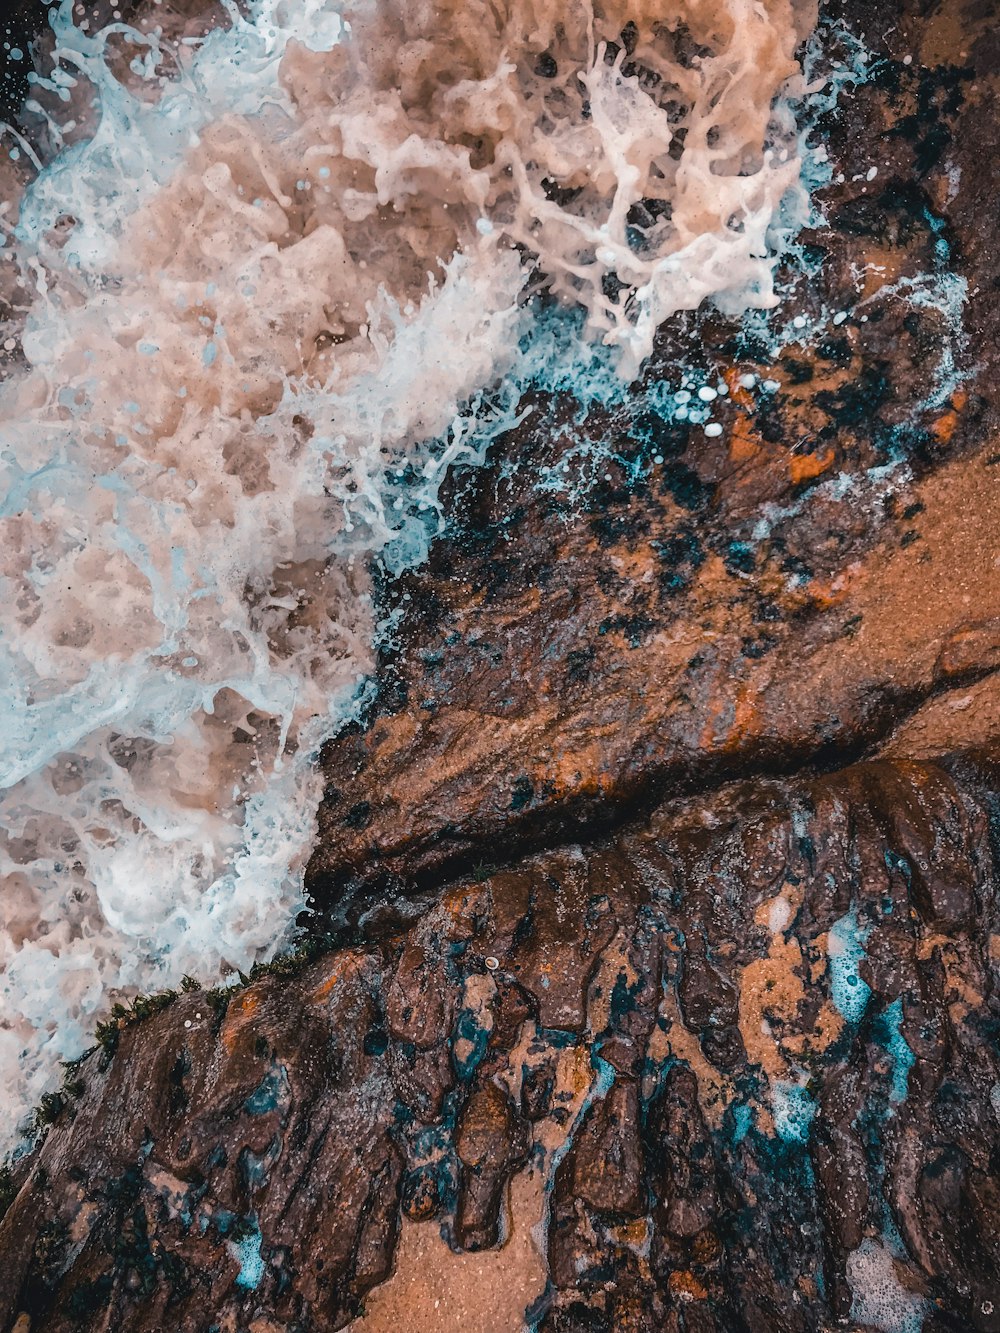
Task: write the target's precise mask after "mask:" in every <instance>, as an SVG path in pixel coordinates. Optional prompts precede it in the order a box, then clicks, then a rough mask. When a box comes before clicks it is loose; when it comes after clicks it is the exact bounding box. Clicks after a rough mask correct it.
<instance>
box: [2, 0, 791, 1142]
mask: <svg viewBox="0 0 1000 1333" xmlns="http://www.w3.org/2000/svg"><path fill="white" fill-rule="evenodd" d="M814 20H815V12H814V7H813V6H811V5H809V4H798V3H792V2H791V0H767V3H766V4H765V3H762V2H761V0H671V3H670V4H668V5H663V4H653V3H649V0H604V2H603V3H595V4H594V5H593V6H591V5H590V4H589V3H586V2H584V0H570V3H565V2H564V0H558V2H554V0H492V2H491V0H447V2H446V3H433V4H432V3H430V2H429V0H358V3H350V2H349V0H253V3H251V4H249V5H248V6H247V8H245V9H243V10H240V9H237V8H236V7H235V5H233V4H229V5H228V6H227V12H226V22H225V23H224V24H222V25H218V26H216V27H215V28H214V29H213V30H211V31H209V32H207V33H204V32H197V31H196V32H194V35H192V29H191V26H190V25H185V23H184V22H183V21H181V20H179V19H176V20H172V19H171V15H170V11H169V10H168V8H167V6H165V5H164V6H162V7H160V8H153V9H151V10H150V13H149V15H147V16H146V18H145V19H141V18H135V19H134V20H133V22H132V23H125V22H123V21H111V22H110V23H108V25H107V26H105V27H104V28H103V29H102V30H100V31H94V30H91V28H88V27H86V26H85V25H83V24H80V25H79V26H77V24H76V23H75V22H74V11H73V7H72V4H71V0H62V3H61V4H60V6H59V8H58V9H57V10H56V11H54V12H53V16H52V28H53V37H52V40H51V42H50V46H51V54H50V57H49V60H48V62H47V64H46V66H45V68H44V69H42V70H40V71H39V72H38V73H36V75H35V76H34V79H33V86H32V95H31V97H30V99H29V101H28V103H27V105H26V109H25V113H24V115H25V121H26V122H30V123H31V124H32V125H33V126H34V129H35V134H34V140H33V142H34V147H32V145H31V144H30V143H29V142H28V141H27V139H23V138H21V135H20V132H15V131H14V130H13V129H9V128H8V129H7V130H6V132H5V137H4V139H3V142H4V144H5V145H6V146H7V149H9V152H10V158H11V161H12V162H13V164H14V166H13V169H16V170H20V169H21V168H23V167H26V166H27V165H28V164H29V163H30V162H33V163H34V167H33V168H32V171H33V175H34V178H33V179H32V180H31V181H30V183H29V184H27V185H26V187H25V188H23V189H21V188H18V189H16V190H15V189H10V190H8V195H9V197H8V198H7V199H6V200H5V202H4V203H3V204H2V205H0V226H2V228H3V231H4V235H5V244H4V248H3V250H0V316H2V317H3V318H2V324H0V343H2V344H3V348H4V356H5V358H6V375H5V379H4V382H3V383H2V385H0V422H2V424H0V478H2V481H0V708H2V715H3V719H4V725H3V732H2V735H0V784H2V786H3V788H4V795H3V821H2V828H0V881H2V888H0V967H2V972H3V977H2V983H0V1078H2V1083H3V1087H4V1111H5V1124H6V1129H7V1141H8V1142H12V1141H13V1137H14V1134H15V1129H16V1127H17V1124H18V1122H19V1120H21V1118H22V1117H23V1115H24V1113H25V1112H26V1111H27V1110H28V1108H29V1107H30V1106H31V1105H33V1104H34V1103H35V1102H36V1101H37V1099H38V1097H39V1094H40V1093H41V1092H42V1091H43V1090H44V1088H45V1087H46V1085H47V1084H48V1083H50V1082H51V1079H52V1075H53V1072H54V1070H55V1067H56V1064H57V1062H58V1061H59V1060H67V1059H72V1058H74V1057H76V1056H77V1055H79V1054H80V1053H81V1051H82V1050H83V1049H84V1048H85V1046H86V1045H87V1044H88V1041H89V1034H90V1033H91V1032H92V1030H93V1025H94V1022H95V1020H96V1019H97V1018H99V1017H100V1016H101V1015H102V1013H103V1012H105V1011H106V1009H107V1007H108V1006H109V1004H110V1002H111V999H112V998H113V997H114V996H115V995H116V994H120V993H121V992H123V991H125V992H127V991H129V990H130V989H131V990H134V989H136V988H138V989H143V990H149V989H154V988H157V987H160V986H165V985H174V984H177V983H178V982H179V980H180V979H181V977H182V976H183V975H184V974H185V973H191V974H194V975H196V976H198V977H199V978H201V979H207V980H214V979H217V978H218V977H220V976H225V975H227V974H228V973H231V972H232V971H233V970H234V969H239V968H244V969H245V968H247V967H248V966H249V965H250V963H251V962H252V961H254V960H255V959H258V958H261V957H264V956H267V955H268V954H270V953H272V952H273V951H274V950H275V949H277V948H280V947H281V946H282V945H283V944H286V943H287V942H288V940H289V938H290V933H291V931H292V929H293V923H294V920H295V916H296V914H297V912H298V911H299V910H301V908H302V906H303V897H302V888H301V867H302V863H303V861H304V858H305V856H306V854H307V853H308V850H309V843H310V839H311V837H312V834H313V826H314V810H315V806H316V802H317V799H318V790H317V785H316V784H317V778H316V770H315V764H314V757H315V753H316V750H317V748H318V746H319V745H320V744H321V743H322V741H323V740H324V739H325V738H327V737H328V736H329V735H331V734H332V733H333V732H334V731H335V730H336V729H337V728H338V726H340V725H341V724H342V723H343V722H344V721H345V719H347V718H348V717H350V716H351V714H352V711H354V710H356V708H357V707H358V704H359V701H360V700H361V699H362V698H363V697H364V682H365V678H366V673H367V672H368V671H369V669H370V668H371V665H372V660H373V645H374V642H375V638H376V625H375V623H374V618H373V609H372V599H371V591H370V578H371V569H372V565H373V562H375V561H381V562H382V563H383V564H384V566H385V567H387V568H388V569H389V570H390V571H398V570H400V569H402V568H404V567H407V566H412V565H413V564H415V563H417V562H419V561H420V560H421V559H422V558H423V556H424V554H425V553H426V550H427V545H428V542H429V540H430V539H431V537H432V536H433V534H434V533H435V531H436V530H437V526H438V524H439V522H440V504H439V498H438V493H439V487H440V483H441V481H442V478H443V477H444V475H445V474H446V472H447V471H448V469H449V468H451V467H453V466H455V465H457V464H476V463H481V462H482V461H483V459H484V457H485V454H486V451H487V449H488V448H489V444H490V442H491V440H492V439H494V438H495V437H496V435H497V434H498V433H499V432H501V431H503V430H506V429H508V428H509V427H510V426H511V425H512V424H513V423H514V422H515V421H516V420H517V416H518V411H519V401H520V398H521V395H522V391H523V390H524V389H525V388H526V387H527V386H528V385H529V384H531V383H533V382H535V381H537V379H538V377H539V375H540V374H541V373H542V372H543V369H546V368H547V370H548V371H549V372H551V363H552V361H553V359H554V358H557V359H558V361H559V374H560V376H562V377H563V379H565V378H566V377H567V376H568V375H569V374H570V373H571V363H572V361H573V358H574V356H576V355H579V357H580V358H581V363H583V362H586V363H587V364H593V356H594V353H593V347H594V346H595V345H596V346H597V347H599V348H601V349H603V350H602V351H601V356H602V357H603V360H602V362H601V364H602V365H603V366H604V367H605V368H606V369H607V368H610V370H611V371H613V373H614V374H615V375H617V376H618V377H619V380H620V382H623V383H625V382H627V381H629V380H630V379H632V378H634V377H635V376H636V375H637V374H638V372H639V369H640V367H641V365H642V363H643V361H644V359H645V358H646V357H647V356H648V355H649V353H650V351H651V349H652V346H653V338H654V335H655V333H656V330H657V328H658V326H659V325H660V324H661V323H662V322H663V321H664V320H665V319H666V318H668V317H669V316H670V315H672V314H673V313H675V312H677V311H679V310H687V309H694V308H696V307H697V306H699V305H700V304H701V303H703V302H705V301H712V302H714V303H715V304H716V305H717V306H718V307H719V308H720V309H722V310H723V311H725V312H728V313H733V314H737V313H740V312H742V311H744V310H747V309H750V308H766V307H769V306H771V305H773V304H774V302H775V300H776V297H775V292H774V270H775V265H776V262H777V259H778V257H779V255H780V253H781V251H782V249H783V247H784V245H785V244H786V242H787V240H788V239H789V237H790V235H791V234H792V233H793V232H794V230H795V229H796V227H797V226H798V225H799V224H800V223H801V221H802V220H803V217H804V215H805V214H804V203H803V197H804V192H803V188H802V185H801V183H800V172H801V162H800V151H799V143H800V133H799V128H798V127H797V126H796V123H795V118H794V115H793V113H792V111H791V109H790V108H791V101H790V100H789V99H790V98H791V97H792V96H793V95H794V96H799V97H801V95H802V93H803V90H804V85H803V80H802V77H801V75H800V73H799V67H798V65H797V63H796V51H797V50H798V49H799V47H800V44H801V42H802V40H803V39H804V38H805V37H806V36H807V35H808V33H809V31H810V30H811V28H812V26H813V23H814ZM35 167H37V171H35V170H34V168H35ZM11 169H12V168H11V166H10V163H8V165H7V170H8V172H9V171H10V170H11ZM0 179H6V177H2V176H0ZM543 289H544V290H546V291H548V292H549V293H551V295H552V296H554V297H555V298H556V299H557V301H558V302H559V303H561V305H562V307H563V308H564V309H565V310H566V311H568V312H576V315H575V319H572V320H571V319H570V317H569V316H567V320H564V321H563V322H562V324H561V325H559V327H557V328H556V329H555V331H554V332H553V333H552V334H551V337H548V335H546V333H545V332H544V330H543V331H539V327H538V326H537V324H536V323H535V322H534V321H535V315H534V313H533V312H534V304H533V302H534V300H535V297H536V295H537V293H539V292H540V291H542V290H543ZM556 323H557V325H558V321H557V322H556ZM567 329H568V330H570V331H571V337H570V338H569V339H568V340H567ZM22 1123H23V1122H22Z"/></svg>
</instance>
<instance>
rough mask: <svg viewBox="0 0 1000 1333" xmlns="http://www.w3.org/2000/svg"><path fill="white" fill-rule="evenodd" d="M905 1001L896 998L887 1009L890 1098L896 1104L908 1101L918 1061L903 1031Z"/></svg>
mask: <svg viewBox="0 0 1000 1333" xmlns="http://www.w3.org/2000/svg"><path fill="white" fill-rule="evenodd" d="M902 1023H903V1001H902V999H899V1000H895V1001H894V1002H893V1003H892V1004H890V1005H889V1007H888V1009H887V1010H886V1011H885V1025H886V1029H887V1033H888V1041H887V1043H886V1049H887V1050H888V1052H889V1055H890V1057H891V1059H892V1086H891V1088H890V1091H889V1100H890V1101H891V1102H892V1103H893V1105H894V1106H898V1105H899V1103H900V1102H905V1101H906V1095H907V1093H908V1091H909V1084H910V1070H911V1069H912V1068H913V1066H914V1065H915V1064H916V1063H917V1057H916V1056H915V1055H914V1054H913V1051H912V1050H911V1049H910V1047H909V1046H908V1045H907V1043H906V1038H905V1037H904V1036H903V1033H902Z"/></svg>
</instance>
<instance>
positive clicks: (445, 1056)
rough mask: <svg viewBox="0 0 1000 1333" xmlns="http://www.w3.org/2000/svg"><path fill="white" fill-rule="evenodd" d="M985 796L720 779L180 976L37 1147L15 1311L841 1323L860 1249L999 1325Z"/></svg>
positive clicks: (895, 1275) (24, 1192)
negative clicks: (295, 965) (339, 940)
mask: <svg viewBox="0 0 1000 1333" xmlns="http://www.w3.org/2000/svg"><path fill="white" fill-rule="evenodd" d="M998 791H1000V767H998V766H997V764H996V762H995V761H994V760H993V759H992V758H991V757H990V756H989V755H987V754H981V753H980V754H975V753H966V754H960V755H954V756H951V757H949V758H947V759H942V760H940V761H939V762H936V763H934V762H929V761H923V762H917V761H903V760H896V761H889V760H880V761H872V762H866V763H860V764H857V765H854V766H852V767H849V768H846V769H844V770H843V771H841V772H838V773H835V774H832V775H829V776H826V777H818V778H812V779H804V778H803V779H794V780H779V779H770V780H752V781H748V782H742V783H736V784H732V785H727V786H724V787H722V788H721V789H719V790H718V791H716V792H715V793H713V795H712V796H711V797H704V796H700V797H696V798H693V799H691V800H689V801H674V802H668V803H666V804H664V805H662V806H660V807H659V808H657V809H656V810H655V811H654V812H653V813H652V815H651V816H650V817H649V819H648V820H645V821H642V822H641V823H637V824H635V825H634V826H631V827H629V828H628V829H626V830H624V831H622V832H621V833H620V834H618V835H617V836H616V837H614V838H613V839H610V840H606V841H603V842H600V843H596V844H592V845H588V846H581V845H573V846H565V847H561V848H559V849H558V850H556V851H552V852H547V853H541V854H538V855H536V856H533V857H529V858H526V859H525V860H523V861H522V862H521V863H520V864H519V865H518V866H517V868H515V869H511V870H505V871H502V872H499V873H497V874H495V875H492V876H490V877H489V878H487V879H485V880H483V881H482V882H480V883H477V882H470V881H462V882H458V883H455V884H453V885H452V886H450V887H449V888H447V889H446V890H445V891H444V892H443V894H442V895H441V896H440V898H439V900H438V901H437V902H436V903H435V904H434V905H433V906H432V907H430V908H429V909H428V910H426V911H425V912H424V913H423V915H422V916H421V917H420V919H419V921H418V922H417V923H416V924H414V925H413V926H411V927H410V928H409V929H407V930H405V931H401V932H398V933H390V934H388V935H387V936H386V937H385V938H384V939H382V940H380V941H379V942H378V943H375V942H370V943H368V944H367V945H365V946H358V947H355V948H352V949H343V950H340V951H338V952H336V953H334V954H332V955H327V956H324V957H322V958H321V959H319V960H317V961H316V962H314V963H312V964H309V965H307V966H305V967H304V968H303V970H302V971H301V972H300V973H299V974H298V975H296V976H295V977H293V978H288V977H280V976H276V977H268V978H265V979H259V980H258V981H256V982H255V983H254V984H253V985H251V986H250V987H248V988H247V989H246V990H244V991H242V992H240V993H238V994H237V995H235V996H234V997H233V998H232V999H231V1001H230V1002H229V1004H228V1007H226V1005H225V1004H224V1003H219V1002H218V1001H216V1002H215V1003H214V1004H213V1003H212V1002H211V1001H210V999H209V998H208V997H206V996H205V995H204V994H203V993H200V992H195V993H192V994H188V995H184V996H182V997H181V998H179V999H178V1000H177V1001H176V1002H175V1003H174V1004H173V1005H172V1006H171V1007H170V1008H169V1009H168V1010H167V1011H166V1012H164V1013H162V1014H160V1015H158V1016H157V1017H155V1018H153V1019H151V1020H149V1021H148V1022H146V1023H144V1024H140V1025H134V1026H128V1027H125V1028H124V1030H123V1031H122V1033H121V1036H120V1040H119V1045H118V1051H117V1053H116V1054H115V1056H114V1058H113V1059H111V1060H110V1062H109V1061H108V1060H107V1059H106V1058H104V1057H102V1056H101V1055H100V1054H95V1055H94V1056H91V1057H90V1058H89V1059H88V1061H87V1062H86V1063H85V1065H84V1068H83V1070H82V1071H81V1077H82V1080H83V1082H84V1084H85V1088H84V1090H83V1091H82V1092H80V1093H79V1095H78V1096H77V1097H76V1099H75V1100H74V1099H72V1098H70V1099H69V1100H70V1101H71V1109H68V1110H67V1111H66V1112H64V1114H63V1117H62V1118H61V1119H60V1120H59V1121H58V1122H57V1123H56V1125H55V1126H54V1127H53V1129H52V1130H51V1131H50V1133H49V1137H48V1139H47V1141H46V1142H45V1144H44V1146H43V1147H42V1149H41V1151H40V1152H39V1153H38V1154H37V1156H36V1157H35V1158H34V1159H33V1160H32V1161H31V1163H30V1168H29V1171H28V1174H27V1176H26V1178H25V1180H24V1182H23V1185H22V1188H21V1190H20V1193H19V1194H18V1196H17V1198H16V1200H15V1202H14V1203H13V1204H12V1206H11V1208H10V1210H9V1211H8V1213H7V1216H6V1218H5V1219H4V1222H3V1229H2V1233H0V1234H2V1241H3V1252H4V1259H5V1265H4V1269H3V1273H2V1276H0V1291H2V1293H3V1301H4V1311H3V1313H4V1316H5V1319H6V1323H5V1327H11V1326H14V1327H17V1325H16V1323H15V1319H16V1317H17V1316H18V1315H19V1313H20V1312H22V1311H30V1313H31V1324H30V1327H31V1329H33V1330H37V1329H44V1330H66V1333H69V1330H71V1329H74V1328H78V1327H81V1326H83V1327H88V1328H89V1327H93V1328H109V1329H116V1330H119V1329H120V1330H123V1331H124V1330H131V1329H137V1330H138V1329H148V1328H164V1329H165V1328H173V1329H178V1330H188V1329H190V1330H195V1329H198V1330H202V1329H206V1328H208V1327H217V1328H219V1329H238V1328H247V1329H253V1330H265V1329H266V1330H271V1329H288V1330H290V1329H296V1330H299V1329H302V1330H304V1329H317V1330H321V1329H336V1328H341V1327H344V1326H345V1325H346V1324H348V1323H349V1322H350V1321H351V1320H352V1318H354V1319H355V1321H356V1322H355V1323H354V1324H353V1325H352V1327H354V1328H356V1329H357V1330H359V1331H360V1330H369V1331H373V1330H390V1329H409V1330H413V1333H417V1330H423V1329H428V1330H429V1329H456V1330H457V1329H484V1330H485V1329H489V1330H496V1331H497V1333H499V1330H501V1329H516V1328H520V1327H521V1325H522V1322H523V1320H524V1317H525V1311H526V1310H527V1311H528V1312H529V1313H528V1320H529V1322H530V1323H531V1324H532V1325H533V1326H535V1327H537V1328H538V1329H540V1330H545V1331H546V1333H556V1330H560V1331H562V1330H584V1329H587V1330H590V1329H614V1330H621V1329H629V1330H632V1329H634V1330H636V1331H637V1333H638V1330H649V1331H650V1333H652V1330H661V1329H671V1330H672V1329H697V1330H710V1329H719V1330H724V1329H740V1328H749V1329H753V1330H766V1329H778V1328H780V1329H790V1330H791V1329H801V1330H813V1329H820V1328H824V1327H829V1326H833V1325H835V1324H837V1323H838V1322H839V1321H842V1320H846V1321H847V1322H848V1323H851V1324H852V1325H853V1326H855V1327H857V1326H859V1323H860V1321H859V1322H858V1323H855V1322H854V1321H852V1320H851V1319H850V1315H851V1311H852V1305H853V1306H854V1308H855V1310H857V1305H856V1296H855V1292H854V1291H853V1290H852V1278H853V1279H854V1281H853V1287H854V1288H857V1287H858V1285H859V1281H861V1279H859V1278H858V1266H859V1264H861V1265H862V1267H863V1261H864V1260H865V1259H866V1257H867V1258H868V1259H872V1263H873V1264H874V1265H875V1266H876V1267H877V1266H878V1265H879V1264H881V1269H880V1272H881V1274H882V1276H881V1281H882V1284H883V1287H885V1288H886V1289H887V1290H888V1291H889V1293H890V1295H891V1298H892V1300H893V1302H894V1303H895V1305H896V1307H897V1308H902V1309H904V1310H911V1311H916V1312H921V1313H925V1314H926V1323H925V1325H924V1326H925V1328H927V1329H935V1328H937V1329H947V1328H975V1329H983V1330H987V1329H995V1328H998V1327H1000V1316H996V1315H994V1314H993V1313H992V1311H993V1308H994V1306H997V1307H998V1308H1000V1268H998V1260H1000V1227H998V1217H1000V1212H998V1204H1000V1198H998V1180H997V1166H998V1161H1000V1156H998V1154H1000V1124H998V1117H997V1112H996V1109H995V1108H996V1105H997V1103H998V1102H1000V1051H998V1047H997V1028H998V1022H1000V996H998V994H997V990H996V962H997V953H998V952H1000V910H998V906H997V893H996V888H997V863H996V858H997V855H998V847H997V843H996V838H997V835H998V834H1000V797H998ZM493 963H496V964H497V967H496V969H495V970H492V971H491V970H490V969H491V966H492V965H493ZM532 1229H534V1232H533V1231H532ZM498 1247H499V1248H498ZM873 1256H874V1258H873ZM394 1264H395V1273H394V1275H393V1276H392V1277H390V1273H391V1272H392V1270H393V1267H394ZM870 1266H871V1265H870ZM387 1279H388V1280H387ZM867 1280H868V1282H869V1284H870V1283H871V1282H872V1281H873V1279H871V1278H868V1279H867ZM382 1284H384V1285H382ZM366 1298H367V1299H366ZM362 1312H363V1313H362ZM22 1326H23V1327H27V1325H22ZM876 1326H877V1325H876Z"/></svg>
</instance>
